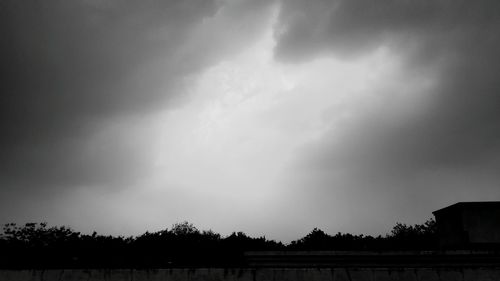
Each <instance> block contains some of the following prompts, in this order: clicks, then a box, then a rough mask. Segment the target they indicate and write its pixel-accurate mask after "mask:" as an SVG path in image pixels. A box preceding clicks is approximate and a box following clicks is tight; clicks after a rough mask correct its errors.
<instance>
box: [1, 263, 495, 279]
mask: <svg viewBox="0 0 500 281" xmlns="http://www.w3.org/2000/svg"><path fill="white" fill-rule="evenodd" d="M282 280H283V281H285V280H286V281H365V280H366V281H368V280H369V281H382V280H391V281H396V280H402V281H406V280H408V281H426V280H429V281H431V280H440V281H458V280H460V281H469V280H470V281H483V280H485V281H486V280H491V281H492V280H500V265H499V267H483V268H481V267H478V268H334V269H329V268H317V269H313V268H293V269H292V268H289V269H287V268H261V269H252V268H242V269H234V268H233V269H222V268H201V269H200V268H198V269H156V270H131V269H123V270H76V269H75V270H68V269H65V270H0V281H282Z"/></svg>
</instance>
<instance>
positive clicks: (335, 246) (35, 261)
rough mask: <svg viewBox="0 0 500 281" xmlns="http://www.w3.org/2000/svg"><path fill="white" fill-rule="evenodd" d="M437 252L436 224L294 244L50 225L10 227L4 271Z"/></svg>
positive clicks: (239, 236)
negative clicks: (254, 256)
mask: <svg viewBox="0 0 500 281" xmlns="http://www.w3.org/2000/svg"><path fill="white" fill-rule="evenodd" d="M434 249H437V236H436V224H435V222H434V220H432V219H430V220H428V221H427V222H425V223H424V224H420V225H419V224H417V225H414V226H408V225H406V224H402V223H397V224H396V225H395V226H394V227H393V229H392V230H391V232H390V233H389V234H387V235H386V236H377V237H372V236H365V235H352V234H348V233H340V232H339V233H337V234H335V235H333V236H332V235H329V234H327V233H325V232H324V231H322V230H320V229H318V228H314V229H313V230H312V231H311V232H310V233H309V234H307V235H306V236H305V237H303V238H300V239H298V240H295V241H292V242H291V243H290V244H288V245H284V244H283V243H281V242H276V241H274V240H268V239H266V238H265V237H258V238H253V237H250V236H248V235H246V234H245V233H243V232H233V233H231V234H230V235H228V236H226V237H223V236H221V235H220V234H218V233H215V232H213V231H212V230H203V231H200V230H198V229H197V228H196V227H195V226H194V225H192V224H190V223H188V222H181V223H177V224H174V225H173V226H172V228H171V229H164V230H160V231H157V232H146V233H144V234H142V235H139V236H136V237H124V236H109V235H108V236H104V235H99V234H97V233H96V232H94V233H92V234H91V235H88V234H82V233H80V232H75V231H73V230H72V229H71V228H69V227H66V226H60V227H48V225H47V223H27V224H25V225H23V226H18V225H16V224H14V223H9V224H6V225H4V227H3V233H2V234H0V267H2V268H119V267H121V268H125V267H127V268H154V267H191V266H193V267H194V266H224V267H231V266H245V257H244V253H245V252H246V251H276V250H279V251H293V250H301V251H315V250H342V251H384V250H434Z"/></svg>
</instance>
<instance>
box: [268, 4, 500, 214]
mask: <svg viewBox="0 0 500 281" xmlns="http://www.w3.org/2000/svg"><path fill="white" fill-rule="evenodd" d="M282 5H283V6H282V9H281V13H280V16H279V22H278V24H277V29H276V38H277V46H276V48H275V56H276V58H277V59H279V60H281V61H283V62H286V63H303V62H304V61H307V60H311V59H313V58H315V57H324V56H333V57H338V58H341V59H344V60H352V59H355V58H359V57H363V56H366V55H368V54H371V53H373V52H376V51H377V50H380V49H388V50H390V52H391V53H393V54H395V55H396V56H397V57H398V58H399V60H400V61H401V67H400V74H399V75H398V76H395V78H399V79H401V81H400V82H401V83H399V85H398V86H397V87H394V86H391V83H385V85H384V84H382V85H380V86H379V87H378V88H374V89H368V90H367V91H369V92H372V93H374V95H379V96H380V99H379V103H378V104H377V103H375V104H372V109H371V110H367V111H366V112H357V115H356V117H355V118H351V119H350V120H348V121H347V124H346V125H345V126H337V125H336V124H332V126H331V129H330V131H329V133H328V134H326V135H325V136H324V138H322V139H321V140H319V141H317V142H314V143H311V144H310V146H309V148H307V149H305V152H303V158H302V160H300V161H304V162H303V163H301V164H300V165H299V168H298V169H301V170H306V171H308V172H304V173H306V174H307V173H312V174H314V175H315V179H314V180H309V184H307V182H308V181H306V183H302V184H307V185H317V186H323V188H319V190H317V192H318V194H319V195H318V197H321V196H325V194H329V195H330V197H335V196H336V195H340V196H342V195H341V194H342V191H341V190H348V189H351V191H349V192H348V193H349V194H351V195H352V194H356V195H352V196H353V197H351V198H350V199H354V198H358V197H365V199H366V200H368V198H372V200H373V201H374V202H376V203H374V204H375V205H377V204H378V205H379V206H373V208H380V206H381V205H386V204H391V202H395V201H399V202H405V203H407V204H409V205H412V206H413V205H419V204H423V205H421V206H420V208H422V209H424V208H425V209H426V210H427V211H428V209H429V208H433V207H434V208H436V207H438V206H439V205H437V204H443V197H446V196H447V195H448V196H449V199H447V200H446V201H447V202H448V201H450V203H452V202H453V200H477V199H483V200H484V199H490V200H491V198H498V197H499V196H500V194H499V193H498V192H495V191H494V190H495V187H496V186H498V184H499V183H500V178H499V177H498V176H496V173H495V172H494V171H495V170H496V169H497V168H498V165H499V164H500V161H499V160H500V110H499V108H500V95H499V94H498V92H499V90H500V65H499V64H498V62H499V61H500V55H499V53H498V51H497V50H498V49H499V48H500V36H499V34H500V17H499V16H498V15H499V14H500V5H499V4H498V3H497V2H495V1H474V2H470V1H391V0H384V1H376V2H372V1H362V0H355V1H342V0H339V1H321V0H317V1H307V3H306V2H305V1H283V2H282ZM405 83H407V84H406V85H405ZM392 85H394V83H392ZM404 92H407V93H409V94H407V96H408V95H409V96H410V97H412V98H413V99H414V100H415V101H418V100H419V99H420V100H421V102H420V105H418V104H417V103H416V102H413V105H414V106H415V107H418V109H416V110H412V109H411V107H410V108H408V111H407V112H405V111H401V110H400V109H401V106H402V104H401V100H400V99H399V98H398V97H399V96H401V93H404ZM300 161H299V162H300ZM467 178H468V179H469V180H468V181H465V180H464V179H467ZM446 179H448V180H446ZM472 179H474V180H472ZM312 181H314V182H315V183H312ZM433 193H434V194H435V196H433V195H431V194H433ZM351 195H349V196H351ZM492 196H493V197H492ZM495 196H496V197H495ZM326 197H328V196H326ZM411 198H413V199H411ZM436 198H440V199H439V200H437V199H436ZM347 201H348V202H351V201H349V200H347ZM405 203H403V204H402V203H393V204H395V205H397V204H399V205H400V206H399V207H397V208H396V209H394V210H393V211H401V212H404V210H405V209H404V208H405ZM425 204H426V205H425ZM409 205H407V206H409ZM423 206H425V207H423ZM414 207H415V208H414V209H416V207H417V206H414ZM351 209H352V208H351ZM352 211H354V209H352ZM362 216H367V214H363V215H362Z"/></svg>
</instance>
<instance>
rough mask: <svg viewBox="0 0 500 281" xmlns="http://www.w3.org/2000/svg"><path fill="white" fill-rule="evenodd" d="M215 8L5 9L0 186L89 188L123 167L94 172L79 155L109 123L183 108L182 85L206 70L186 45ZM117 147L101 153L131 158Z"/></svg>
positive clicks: (151, 4)
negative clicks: (172, 106) (85, 184)
mask: <svg viewBox="0 0 500 281" xmlns="http://www.w3.org/2000/svg"><path fill="white" fill-rule="evenodd" d="M217 9H218V7H217V5H216V4H215V3H214V1H196V0H194V1H156V0H151V1H141V2H140V3H139V2H135V1H126V2H122V1H2V3H1V6H0V34H2V43H1V45H0V61H1V63H0V77H1V83H0V93H1V102H0V128H1V131H2V137H1V139H0V155H2V161H1V162H0V170H1V171H2V172H1V173H0V177H1V179H2V181H3V182H4V184H3V185H4V186H5V185H9V183H10V184H13V182H17V181H20V182H28V183H36V185H44V184H60V183H67V182H71V181H72V180H73V181H76V182H79V180H78V179H82V180H83V179H87V181H89V182H92V180H91V179H94V178H97V179H99V178H102V176H104V175H101V176H99V174H103V173H105V172H104V171H105V170H103V167H99V166H100V165H101V164H100V163H106V161H107V162H108V163H107V164H104V165H105V166H107V167H108V168H110V167H111V168H110V169H113V168H112V167H117V169H120V165H114V164H119V163H121V162H122V163H123V161H122V160H123V159H122V160H119V159H118V160H117V159H106V158H105V157H97V158H96V159H93V160H92V161H90V163H94V164H90V163H89V161H88V159H87V160H86V159H85V158H88V157H89V156H88V155H82V151H80V150H82V147H84V146H85V143H86V141H87V139H86V138H88V136H89V134H90V133H91V132H92V131H93V130H95V129H96V128H98V127H99V126H102V123H103V122H104V121H106V119H109V118H115V117H117V116H120V115H127V114H138V113H139V114H140V113H145V112H148V111H150V110H152V109H155V108H158V107H159V106H164V105H165V103H172V102H175V101H176V100H178V99H179V97H178V95H179V94H178V92H179V91H175V88H176V87H179V84H180V82H182V79H181V78H182V77H183V75H185V74H187V73H190V72H191V71H193V69H196V68H197V67H199V64H201V63H202V62H200V61H193V60H190V54H187V53H182V48H183V44H184V42H185V41H186V40H187V38H188V37H189V35H190V34H189V33H190V30H192V29H193V28H194V27H195V26H196V25H198V24H199V23H200V22H202V20H203V18H206V17H211V16H213V15H214V14H215V13H216V11H217ZM176 95H177V96H176ZM116 146H118V147H114V146H113V145H110V146H109V151H102V152H103V153H107V154H108V155H107V156H109V157H111V158H112V157H114V156H116V155H126V154H127V150H126V149H123V148H121V147H120V143H117V144H116ZM124 157H125V156H123V157H118V158H124ZM128 157H129V158H128V160H129V162H134V157H133V155H128ZM132 166H134V165H132ZM130 168H131V170H133V169H134V168H137V167H135V166H134V167H130ZM110 174H113V173H110ZM111 177H113V176H112V175H111ZM5 182H7V183H5Z"/></svg>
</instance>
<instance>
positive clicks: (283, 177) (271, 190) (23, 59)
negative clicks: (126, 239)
mask: <svg viewBox="0 0 500 281" xmlns="http://www.w3.org/2000/svg"><path fill="white" fill-rule="evenodd" d="M0 34H2V40H1V43H0V132H1V137H0V224H4V223H9V222H16V223H19V224H23V223H26V222H48V223H49V224H50V225H67V226H70V227H72V228H73V229H75V230H78V231H82V232H88V233H90V232H92V231H94V230H95V231H97V232H99V233H103V234H113V235H138V234H141V233H143V232H145V231H156V230H161V229H165V228H169V227H171V226H172V224H174V223H177V222H182V221H189V222H191V223H193V224H194V225H195V226H197V227H198V228H200V229H212V230H214V231H216V232H219V233H221V234H223V235H227V234H230V233H231V232H233V231H243V232H245V233H247V234H249V235H251V236H262V235H265V236H266V237H267V238H270V239H277V240H281V241H284V242H287V241H290V240H294V239H298V238H300V237H303V236H304V235H306V234H307V233H308V232H310V231H311V230H312V228H314V227H318V228H321V229H322V230H324V231H326V232H327V233H331V234H334V233H337V232H349V233H353V234H370V235H378V234H382V235H384V234H385V233H388V232H390V230H391V228H392V226H394V225H395V223H396V222H404V223H407V224H415V223H423V222H424V221H426V220H427V219H429V218H431V217H432V214H431V212H432V211H434V210H437V209H439V208H442V207H445V206H447V205H450V204H453V203H456V202H459V201H485V200H488V201H498V200H500V173H498V171H499V170H500V52H498V50H500V2H498V1H495V0H476V1H465V0H454V1H449V0H405V1H396V0H380V1H368V0H308V1H300V0H281V1H280V0H271V1H264V0H184V1H181V0H167V1H166V0H145V1H132V0H126V1H116V0H106V1H105V0H75V1H62V0H49V1H40V0H26V1H15V0H5V1H2V2H1V4H0Z"/></svg>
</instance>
